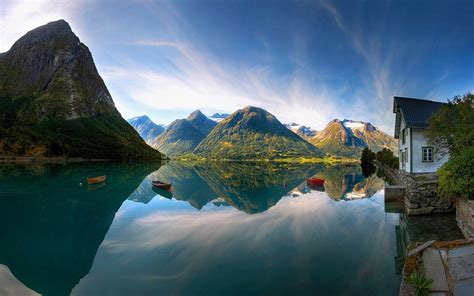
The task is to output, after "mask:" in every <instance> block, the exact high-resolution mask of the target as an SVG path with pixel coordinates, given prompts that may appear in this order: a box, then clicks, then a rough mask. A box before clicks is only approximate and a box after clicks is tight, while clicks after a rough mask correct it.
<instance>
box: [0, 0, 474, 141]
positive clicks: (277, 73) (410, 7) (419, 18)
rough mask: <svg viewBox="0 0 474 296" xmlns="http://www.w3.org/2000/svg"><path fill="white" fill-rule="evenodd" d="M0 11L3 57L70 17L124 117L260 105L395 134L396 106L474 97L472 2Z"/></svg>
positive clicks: (185, 2) (166, 117)
mask: <svg viewBox="0 0 474 296" xmlns="http://www.w3.org/2000/svg"><path fill="white" fill-rule="evenodd" d="M5 1H6V2H5ZM2 3H4V4H5V5H2V6H1V7H0V18H1V19H0V51H2V52H3V51H6V50H8V49H9V47H10V46H11V45H12V44H13V42H14V41H15V40H16V39H18V38H19V37H21V36H22V35H23V34H24V33H26V32H27V31H28V30H31V29H33V28H35V27H37V26H39V25H42V24H45V23H47V22H49V21H53V20H56V19H65V20H66V21H68V22H69V23H70V25H71V27H72V29H73V31H74V32H75V33H76V34H77V35H78V36H79V38H80V39H81V41H83V42H84V43H85V44H86V45H87V46H89V48H90V49H91V51H92V54H93V56H94V60H95V63H96V65H97V68H98V70H99V73H100V74H101V76H102V77H103V78H104V80H105V82H106V84H107V86H108V88H109V90H110V92H111V94H112V96H113V98H114V101H115V103H116V105H117V108H118V109H119V111H120V112H121V113H122V115H123V116H124V117H125V118H130V117H133V116H137V115H142V114H147V115H149V116H150V117H151V118H152V119H153V120H154V121H155V122H157V123H165V124H166V123H169V122H171V121H172V120H174V119H176V118H182V117H185V116H187V114H189V113H190V112H192V111H193V110H195V109H201V110H202V111H203V112H204V113H206V114H211V113H214V112H225V113H230V112H233V111H235V110H236V109H239V108H242V107H244V106H246V105H254V106H260V107H263V108H265V109H267V110H269V111H270V112H271V113H273V114H275V115H276V116H277V117H278V118H279V119H280V120H281V121H282V122H292V121H293V122H297V123H300V124H306V125H310V126H312V127H314V128H317V129H321V128H323V127H324V126H325V124H326V123H327V122H328V121H330V120H332V119H334V118H341V119H342V118H350V119H354V120H363V121H370V122H372V123H374V124H375V125H376V126H379V127H381V128H382V129H383V130H385V131H387V132H389V133H391V132H392V129H393V122H394V116H393V114H392V111H391V105H392V98H393V96H396V95H398V96H409V97H420V98H430V99H435V100H446V99H447V98H451V97H453V96H454V95H457V94H463V93H465V92H467V91H474V53H473V52H474V51H473V48H474V26H473V25H472V16H473V15H474V1H472V0H470V1H456V0H454V1H433V0H432V1H329V0H316V1H268V0H265V1H264V0H258V1H217V0H213V1H208V0H204V1H189V0H180V1H145V0H142V1H89V0H76V1H51V0H36V1H21V0H15V1H11V0H3V2H2Z"/></svg>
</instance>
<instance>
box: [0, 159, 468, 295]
mask: <svg viewBox="0 0 474 296" xmlns="http://www.w3.org/2000/svg"><path fill="white" fill-rule="evenodd" d="M101 174H106V175H107V176H108V178H107V181H106V183H105V184H103V185H102V186H100V185H99V186H88V185H87V184H86V181H85V178H86V177H88V176H94V175H101ZM310 176H318V177H321V178H324V179H325V180H326V182H325V185H324V187H313V188H310V187H308V186H307V185H306V182H305V179H306V178H308V177H310ZM155 179H159V180H162V181H166V182H169V183H172V185H173V186H172V189H171V191H165V190H160V189H154V188H152V186H151V180H155ZM383 186H384V182H383V180H381V179H379V178H378V177H377V176H371V177H369V178H365V177H364V176H363V175H362V173H361V171H360V168H359V167H358V166H346V165H339V166H332V167H323V166H320V165H314V164H308V165H304V164H281V163H280V164H278V163H237V162H222V163H219V162H212V163H211V162H210V163H182V162H169V163H166V164H163V165H162V166H160V165H159V164H158V165H154V164H146V165H132V164H110V163H109V164H98V163H85V164H69V165H37V164H28V165H1V166H0V224H1V225H2V227H1V228H0V295H3V294H6V295H37V294H44V295H169V294H174V295H280V294H286V295H314V294H318V295H398V290H399V285H400V282H401V275H400V270H401V265H403V258H404V248H405V246H406V245H407V244H409V243H411V242H413V241H417V240H421V239H427V238H436V239H451V238H457V237H458V236H459V237H460V236H461V234H460V233H459V230H457V227H456V224H455V222H454V219H453V217H452V216H451V215H448V216H440V217H439V218H433V217H430V218H423V217H421V218H412V217H410V218H408V217H406V216H405V215H404V214H399V213H398V210H397V209H396V208H395V209H393V208H392V207H390V209H389V208H388V207H387V210H386V207H385V204H384V196H383ZM440 221H441V222H440ZM434 224H436V225H441V224H442V226H443V227H433V225H434ZM15 293H16V294H15Z"/></svg>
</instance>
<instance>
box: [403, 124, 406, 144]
mask: <svg viewBox="0 0 474 296" xmlns="http://www.w3.org/2000/svg"><path fill="white" fill-rule="evenodd" d="M406 141H407V129H406V128H404V129H403V130H402V144H405V143H406Z"/></svg>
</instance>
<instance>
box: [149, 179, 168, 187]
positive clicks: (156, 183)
mask: <svg viewBox="0 0 474 296" xmlns="http://www.w3.org/2000/svg"><path fill="white" fill-rule="evenodd" d="M151 184H153V186H155V187H158V188H161V189H170V188H171V184H169V183H164V182H161V181H158V180H157V181H151Z"/></svg>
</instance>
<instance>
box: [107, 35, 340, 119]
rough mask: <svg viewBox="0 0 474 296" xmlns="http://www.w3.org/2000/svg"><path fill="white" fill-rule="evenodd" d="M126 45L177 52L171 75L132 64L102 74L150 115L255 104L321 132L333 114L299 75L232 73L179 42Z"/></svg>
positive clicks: (324, 95) (320, 90)
mask: <svg viewBox="0 0 474 296" xmlns="http://www.w3.org/2000/svg"><path fill="white" fill-rule="evenodd" d="M131 46H136V47H145V46H146V47H156V48H157V49H156V50H162V48H163V47H165V48H168V49H169V48H171V49H173V50H174V51H175V53H176V54H174V55H169V56H168V61H169V62H170V63H171V64H172V66H173V68H174V69H175V71H166V72H161V71H160V70H157V69H154V68H151V67H149V66H147V65H136V64H135V65H131V64H126V65H122V66H119V67H107V68H104V69H103V71H102V74H103V76H104V78H105V79H106V81H108V82H110V83H112V84H113V85H114V91H116V92H118V93H120V94H121V96H123V97H127V98H131V99H132V100H134V101H136V102H137V103H140V104H143V105H146V106H148V107H149V108H152V109H154V110H155V111H166V110H183V111H189V110H192V109H201V110H203V111H207V112H208V113H210V112H215V111H216V112H217V111H221V112H222V111H226V112H230V111H235V110H237V109H240V108H242V107H244V106H246V105H255V106H259V107H263V108H266V109H268V110H269V111H270V112H272V113H274V114H275V115H276V116H277V117H278V118H280V120H282V121H284V122H289V121H297V122H302V123H306V124H310V125H313V126H316V127H323V126H324V125H325V124H326V123H327V122H328V121H329V120H331V119H333V118H334V116H336V114H337V113H338V111H337V110H338V108H337V106H336V104H335V103H332V100H331V93H330V90H328V89H327V88H326V87H324V86H323V85H319V86H315V85H311V84H310V83H309V82H308V81H307V80H306V79H305V77H303V76H302V75H299V74H298V73H297V74H295V75H292V76H291V77H279V76H276V75H274V74H273V72H272V69H271V68H270V67H262V66H254V67H245V68H243V69H241V68H239V69H236V68H233V67H231V66H226V65H225V63H222V62H220V61H219V59H218V58H216V57H213V56H210V55H208V54H205V53H203V52H202V51H200V50H198V49H196V48H195V47H194V46H193V45H192V44H189V43H186V42H182V41H180V42H175V41H167V40H136V41H134V42H133V43H132V44H131ZM122 82H123V83H122ZM130 115H132V114H130ZM168 121H169V120H168Z"/></svg>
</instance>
